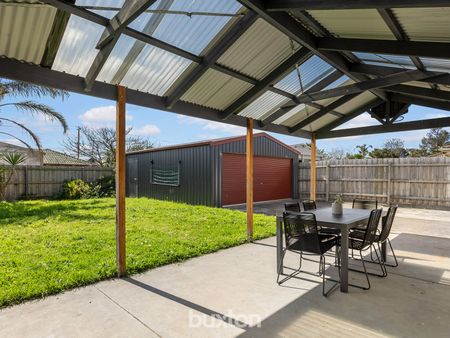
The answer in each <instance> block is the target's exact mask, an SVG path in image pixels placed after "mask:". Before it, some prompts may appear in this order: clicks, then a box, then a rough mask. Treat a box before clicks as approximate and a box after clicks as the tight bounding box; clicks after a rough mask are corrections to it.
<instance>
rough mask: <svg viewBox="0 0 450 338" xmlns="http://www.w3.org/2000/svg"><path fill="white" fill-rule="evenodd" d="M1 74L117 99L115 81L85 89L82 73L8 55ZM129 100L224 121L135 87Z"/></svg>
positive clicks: (241, 120)
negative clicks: (77, 74)
mask: <svg viewBox="0 0 450 338" xmlns="http://www.w3.org/2000/svg"><path fill="white" fill-rule="evenodd" d="M0 77H4V78H8V79H11V80H18V81H25V82H30V83H34V84H38V85H41V86H47V87H52V88H57V89H63V90H67V91H70V92H74V93H79V94H84V95H89V96H93V97H98V98H102V99H107V100H116V99H117V87H116V86H115V85H112V84H108V83H104V82H98V81H96V82H95V83H94V85H93V87H92V90H91V91H90V92H86V91H85V90H84V79H83V78H82V77H79V76H75V75H70V74H67V73H63V72H58V71H55V70H51V69H48V68H43V67H39V66H36V65H32V64H29V63H24V62H20V61H17V60H14V59H9V58H5V57H0ZM127 103H130V104H135V105H138V106H141V107H146V108H153V109H158V110H162V111H167V112H173V113H177V114H182V115H187V116H192V117H197V118H202V119H206V120H210V121H216V122H221V115H220V113H221V112H220V111H219V110H216V109H211V108H205V107H200V106H198V105H195V104H191V103H187V102H181V101H180V102H177V103H176V104H175V105H174V106H173V107H172V108H171V109H167V107H166V104H165V100H164V98H162V97H160V96H157V95H152V94H148V93H143V92H139V91H136V90H132V89H127ZM246 121H247V119H246V118H245V117H242V116H238V115H234V116H231V117H230V118H229V119H228V120H227V122H226V123H228V124H233V125H237V126H242V127H245V126H246ZM255 128H257V129H261V128H259V127H258V126H255ZM266 130H267V131H271V132H274V133H280V134H285V135H289V130H288V128H286V127H283V126H278V125H274V124H272V125H269V126H267V128H266ZM299 136H300V137H304V138H311V133H309V132H307V131H305V132H304V133H302V134H301V135H299Z"/></svg>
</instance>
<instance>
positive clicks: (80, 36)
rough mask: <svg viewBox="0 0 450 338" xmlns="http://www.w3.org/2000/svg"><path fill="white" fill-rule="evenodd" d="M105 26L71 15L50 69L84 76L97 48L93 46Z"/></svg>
mask: <svg viewBox="0 0 450 338" xmlns="http://www.w3.org/2000/svg"><path fill="white" fill-rule="evenodd" d="M104 29H105V27H103V26H100V25H97V24H95V23H93V22H90V21H87V20H84V19H82V18H80V17H77V16H75V15H71V16H70V19H69V22H68V24H67V27H66V30H65V32H64V36H63V38H62V41H61V44H60V46H59V49H58V53H57V54H56V58H55V61H54V63H53V66H52V69H54V70H58V71H61V72H66V73H69V74H73V75H78V76H82V77H84V76H86V74H87V72H88V70H89V67H90V66H91V64H92V62H93V61H94V59H95V56H96V55H97V53H98V50H97V49H96V48H95V46H96V45H97V42H98V40H99V39H100V36H101V35H102V33H103V30H104Z"/></svg>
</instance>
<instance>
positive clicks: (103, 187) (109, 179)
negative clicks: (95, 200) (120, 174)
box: [92, 176, 116, 197]
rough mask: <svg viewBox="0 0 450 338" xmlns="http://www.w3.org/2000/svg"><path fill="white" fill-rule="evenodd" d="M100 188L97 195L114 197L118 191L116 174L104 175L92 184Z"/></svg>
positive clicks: (97, 188) (96, 188)
mask: <svg viewBox="0 0 450 338" xmlns="http://www.w3.org/2000/svg"><path fill="white" fill-rule="evenodd" d="M94 187H95V190H98V195H97V196H96V197H114V195H115V191H116V179H115V177H114V176H104V177H101V178H99V179H98V180H97V181H95V182H94V183H93V184H92V188H93V189H94Z"/></svg>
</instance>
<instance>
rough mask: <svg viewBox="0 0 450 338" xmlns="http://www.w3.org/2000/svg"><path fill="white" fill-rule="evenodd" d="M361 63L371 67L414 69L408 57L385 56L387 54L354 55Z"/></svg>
mask: <svg viewBox="0 0 450 338" xmlns="http://www.w3.org/2000/svg"><path fill="white" fill-rule="evenodd" d="M354 54H355V55H356V56H357V57H358V58H359V59H361V60H362V61H364V62H366V63H368V64H373V65H380V66H386V65H392V66H397V67H402V68H407V69H415V68H416V67H415V66H414V64H413V62H412V61H411V59H410V58H409V56H402V55H387V54H370V53H354Z"/></svg>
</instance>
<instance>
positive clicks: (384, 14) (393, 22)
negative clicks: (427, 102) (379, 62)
mask: <svg viewBox="0 0 450 338" xmlns="http://www.w3.org/2000/svg"><path fill="white" fill-rule="evenodd" d="M378 14H380V16H381V18H382V19H383V20H384V22H385V24H386V26H388V27H389V29H390V30H391V32H392V34H394V36H395V38H396V39H397V40H400V41H409V36H408V35H407V34H406V33H405V31H404V30H403V28H402V26H401V25H400V23H399V22H398V20H397V18H396V17H395V14H394V12H392V9H390V8H382V9H378ZM409 58H410V59H411V62H412V63H413V64H414V66H416V68H417V69H419V70H424V69H425V67H424V66H423V63H422V61H420V59H419V58H418V57H417V56H410V57H409Z"/></svg>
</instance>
